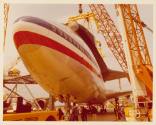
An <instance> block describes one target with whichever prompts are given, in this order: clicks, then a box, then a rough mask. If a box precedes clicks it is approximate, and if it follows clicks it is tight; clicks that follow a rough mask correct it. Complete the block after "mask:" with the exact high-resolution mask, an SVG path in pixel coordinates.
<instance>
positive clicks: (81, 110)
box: [58, 103, 87, 121]
mask: <svg viewBox="0 0 156 125" xmlns="http://www.w3.org/2000/svg"><path fill="white" fill-rule="evenodd" d="M58 114H59V120H62V119H64V118H65V114H64V113H63V111H62V110H61V109H60V108H59V109H58ZM79 115H80V116H81V120H82V121H87V109H86V108H85V107H84V106H81V107H78V106H77V105H76V104H75V103H74V104H73V106H72V107H71V108H70V110H69V115H68V120H69V121H79Z"/></svg>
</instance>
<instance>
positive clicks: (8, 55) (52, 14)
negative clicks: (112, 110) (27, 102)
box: [4, 4, 153, 95]
mask: <svg viewBox="0 0 156 125" xmlns="http://www.w3.org/2000/svg"><path fill="white" fill-rule="evenodd" d="M105 6H106V9H107V11H108V13H109V14H110V16H111V18H112V19H113V20H114V22H115V24H116V26H117V28H118V29H119V24H118V23H117V22H118V20H117V17H116V13H115V12H116V11H115V9H114V6H113V5H105ZM83 8H84V11H89V7H88V5H83ZM138 9H139V14H140V17H141V20H143V21H144V22H145V23H146V24H147V25H148V26H149V27H150V28H152V29H153V6H152V5H139V6H138ZM75 15H78V5H77V4H59V5H57V4H11V5H10V11H9V15H8V28H7V37H6V46H5V53H4V73H5V74H6V73H7V71H8V68H10V67H11V66H13V65H14V64H15V60H16V58H17V57H18V53H17V51H16V49H15V46H14V44H13V39H12V38H13V37H12V30H13V23H14V21H15V20H16V19H17V18H18V17H21V16H35V17H39V18H42V19H44V20H49V21H50V20H53V21H57V22H61V23H64V22H65V21H67V19H68V17H70V16H75ZM93 30H94V29H93ZM144 31H145V37H146V39H147V44H148V47H149V52H150V55H151V58H152V57H153V36H152V33H151V32H149V31H148V30H146V29H145V30H144ZM93 32H94V33H95V34H94V35H95V37H96V39H98V40H100V41H101V42H102V47H103V51H104V55H105V59H104V60H105V62H106V64H107V65H108V64H109V65H108V67H109V68H111V69H114V70H115V69H116V70H121V68H120V66H119V64H118V63H117V61H116V60H115V58H114V57H113V55H112V54H111V52H110V50H109V49H108V48H107V45H106V44H105V42H104V41H105V40H104V38H103V36H102V35H101V34H97V33H96V30H94V31H93ZM152 60H153V59H152ZM16 67H17V68H18V69H19V70H20V71H21V74H22V75H25V74H28V72H27V70H26V69H25V68H24V66H23V63H22V61H20V62H19V63H18V65H17V66H16ZM121 84H122V89H124V90H128V89H130V85H129V83H128V82H127V80H125V79H123V80H121ZM105 86H106V88H108V89H116V90H119V85H118V80H114V81H111V82H106V85H105ZM39 94H40V93H39ZM43 95H45V93H44V94H43Z"/></svg>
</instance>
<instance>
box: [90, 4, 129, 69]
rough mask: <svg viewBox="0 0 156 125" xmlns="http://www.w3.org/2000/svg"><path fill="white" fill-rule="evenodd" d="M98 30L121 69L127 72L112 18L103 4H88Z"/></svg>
mask: <svg viewBox="0 0 156 125" xmlns="http://www.w3.org/2000/svg"><path fill="white" fill-rule="evenodd" d="M89 7H90V9H91V11H92V13H93V14H94V18H95V21H96V24H97V28H98V30H99V31H101V32H102V33H103V36H104V38H105V41H106V43H107V45H108V47H109V49H110V50H111V52H112V53H113V55H114V56H115V58H116V59H117V61H118V63H119V64H120V66H121V68H122V70H123V71H125V72H128V68H127V62H126V57H125V53H124V50H123V44H122V38H121V35H120V33H119V31H118V30H117V28H116V26H115V24H114V22H113V20H112V19H111V17H110V16H109V14H108V12H107V10H106V8H105V7H104V5H103V4H90V5H89Z"/></svg>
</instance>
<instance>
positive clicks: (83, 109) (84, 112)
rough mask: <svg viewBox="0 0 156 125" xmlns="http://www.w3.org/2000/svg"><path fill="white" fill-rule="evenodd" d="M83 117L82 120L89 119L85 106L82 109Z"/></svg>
mask: <svg viewBox="0 0 156 125" xmlns="http://www.w3.org/2000/svg"><path fill="white" fill-rule="evenodd" d="M81 119H82V121H87V109H86V108H85V107H82V109H81Z"/></svg>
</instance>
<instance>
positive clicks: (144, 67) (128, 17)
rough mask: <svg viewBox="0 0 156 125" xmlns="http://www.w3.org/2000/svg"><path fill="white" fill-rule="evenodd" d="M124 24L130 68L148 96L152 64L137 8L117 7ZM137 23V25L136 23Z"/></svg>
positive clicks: (123, 5) (150, 87)
mask: <svg viewBox="0 0 156 125" xmlns="http://www.w3.org/2000/svg"><path fill="white" fill-rule="evenodd" d="M119 6H120V9H121V14H122V20H123V22H124V28H125V32H126V37H127V42H128V47H129V51H130V56H131V60H132V67H133V70H134V73H135V75H136V77H137V78H138V79H139V80H140V81H142V82H143V83H144V85H145V86H146V89H147V92H148V94H150V95H151V94H152V89H153V86H152V79H153V72H152V70H151V69H152V63H151V60H150V56H149V52H148V49H147V44H146V40H145V36H144V32H143V28H142V25H141V23H140V22H141V20H140V17H139V13H138V9H137V6H136V5H134V4H131V5H129V4H121V5H119ZM134 19H135V20H137V21H139V23H137V22H136V21H134Z"/></svg>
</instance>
